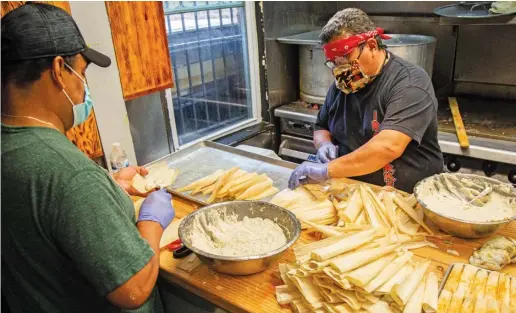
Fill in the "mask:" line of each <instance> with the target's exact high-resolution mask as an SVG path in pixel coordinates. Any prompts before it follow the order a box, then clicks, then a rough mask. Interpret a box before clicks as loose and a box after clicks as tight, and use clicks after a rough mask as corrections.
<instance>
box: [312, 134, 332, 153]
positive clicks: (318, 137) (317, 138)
mask: <svg viewBox="0 0 516 313" xmlns="http://www.w3.org/2000/svg"><path fill="white" fill-rule="evenodd" d="M325 142H331V134H330V132H329V131H327V130H316V131H315V132H314V146H315V148H317V149H319V148H320V147H321V146H322V145H323V143H325Z"/></svg>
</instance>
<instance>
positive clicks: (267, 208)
mask: <svg viewBox="0 0 516 313" xmlns="http://www.w3.org/2000/svg"><path fill="white" fill-rule="evenodd" d="M214 210H219V211H222V210H225V212H226V213H227V214H232V213H234V214H236V215H237V216H238V217H237V219H238V220H242V219H243V218H244V217H245V216H247V217H249V218H253V217H261V218H265V219H270V220H273V221H274V222H275V223H277V224H278V225H279V226H280V227H281V229H282V230H283V233H284V234H285V237H286V238H287V243H286V244H285V245H283V246H282V247H281V248H278V249H276V250H273V251H270V252H267V253H263V254H260V255H251V256H245V257H236V256H221V255H215V254H211V253H208V252H205V251H202V250H199V249H197V248H195V247H194V246H192V242H191V240H190V237H191V233H192V228H193V222H194V220H195V219H196V218H197V217H198V216H199V215H200V214H206V213H207V212H210V211H214ZM300 233H301V224H300V223H299V221H298V220H297V218H296V216H295V215H294V214H293V213H292V212H290V211H287V210H285V209H283V208H282V207H279V206H277V205H274V204H271V203H267V202H262V201H230V202H222V203H217V204H213V205H209V206H206V207H204V208H201V209H199V210H196V211H194V212H192V213H190V214H189V215H188V216H186V217H185V218H184V219H183V221H182V222H181V224H180V225H179V238H180V239H181V241H182V242H183V243H184V245H185V246H187V247H188V248H189V249H190V250H192V251H193V252H194V253H195V254H196V255H197V256H198V257H199V259H200V260H201V261H202V262H204V263H206V264H207V265H208V266H209V267H211V268H212V269H213V270H215V271H217V272H221V273H225V274H230V275H249V274H254V273H258V272H261V271H263V270H265V269H266V268H267V267H268V266H269V265H270V264H271V263H273V262H274V261H276V260H277V259H278V258H279V257H280V256H281V255H282V254H283V253H284V252H285V250H287V249H288V248H289V247H290V246H292V245H293V244H294V242H295V241H296V240H297V238H298V237H299V234H300Z"/></svg>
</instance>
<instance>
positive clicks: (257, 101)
mask: <svg viewBox="0 0 516 313" xmlns="http://www.w3.org/2000/svg"><path fill="white" fill-rule="evenodd" d="M244 12H245V28H246V38H245V40H246V46H247V52H248V53H247V57H246V56H244V57H245V58H247V61H248V64H249V68H248V69H247V70H248V71H249V75H248V77H249V84H250V88H251V110H252V117H251V118H249V119H247V120H245V121H241V122H239V123H237V124H234V125H230V126H228V127H225V128H223V129H220V130H218V131H216V132H213V133H211V134H209V135H206V136H204V137H201V138H199V139H196V140H193V141H191V142H188V143H185V144H182V145H181V144H180V142H179V136H178V132H177V125H176V119H175V115H174V107H173V101H172V98H173V95H172V89H171V88H168V89H166V90H165V98H166V101H167V108H168V119H169V123H170V126H171V127H170V129H171V131H172V143H173V149H174V151H179V150H181V149H185V148H187V147H190V146H193V145H195V144H197V143H199V142H202V141H205V140H214V139H217V138H220V137H223V136H225V135H228V134H231V133H233V132H236V131H239V130H241V129H244V128H246V127H249V126H252V125H256V124H258V123H261V121H262V116H261V108H262V103H261V92H262V91H261V85H260V74H259V73H260V64H259V54H258V32H257V30H258V29H257V23H256V9H255V3H254V1H245V3H244ZM256 74H258V75H256Z"/></svg>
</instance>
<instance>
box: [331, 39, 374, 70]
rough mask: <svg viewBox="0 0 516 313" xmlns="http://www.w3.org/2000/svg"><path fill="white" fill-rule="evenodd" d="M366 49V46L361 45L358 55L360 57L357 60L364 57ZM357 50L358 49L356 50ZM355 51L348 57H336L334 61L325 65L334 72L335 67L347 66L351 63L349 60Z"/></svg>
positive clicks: (347, 55)
mask: <svg viewBox="0 0 516 313" xmlns="http://www.w3.org/2000/svg"><path fill="white" fill-rule="evenodd" d="M364 47H365V44H361V45H360V46H359V48H360V53H359V54H358V57H357V58H356V59H357V60H358V59H359V58H360V56H361V55H362V51H363V50H364ZM355 49H356V48H355ZM355 49H353V50H351V52H349V53H348V54H346V55H343V56H339V57H336V58H335V59H334V60H326V62H324V65H326V66H327V67H328V68H329V69H330V70H333V69H334V68H335V67H337V66H340V65H345V64H349V63H350V61H351V60H350V59H349V56H350V55H351V54H352V53H353V51H355Z"/></svg>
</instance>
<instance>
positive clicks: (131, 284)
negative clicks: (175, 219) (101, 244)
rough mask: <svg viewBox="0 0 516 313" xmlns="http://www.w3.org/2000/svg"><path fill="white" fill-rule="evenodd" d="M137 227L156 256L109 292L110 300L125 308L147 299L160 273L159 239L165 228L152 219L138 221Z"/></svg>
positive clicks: (135, 305)
mask: <svg viewBox="0 0 516 313" xmlns="http://www.w3.org/2000/svg"><path fill="white" fill-rule="evenodd" d="M137 228H138V232H139V233H140V235H141V236H142V238H144V239H145V240H147V242H148V243H149V245H150V246H151V248H152V250H154V256H153V257H152V258H151V259H150V261H149V262H148V263H147V264H146V265H145V266H144V267H143V268H142V269H141V270H140V271H139V272H138V273H136V274H135V275H133V276H132V277H131V278H129V280H128V281H126V282H125V283H124V284H122V285H121V286H119V287H118V288H117V289H115V290H114V291H112V292H111V293H109V294H108V296H107V299H108V300H109V302H111V303H112V304H113V305H115V306H117V307H120V308H124V309H136V308H138V307H140V306H141V305H143V304H144V303H145V301H147V299H148V298H149V296H150V295H151V293H152V290H153V289H154V286H155V285H156V281H157V279H158V273H159V241H160V240H161V235H162V234H163V228H161V225H160V224H159V223H157V222H151V221H141V222H138V224H137Z"/></svg>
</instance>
